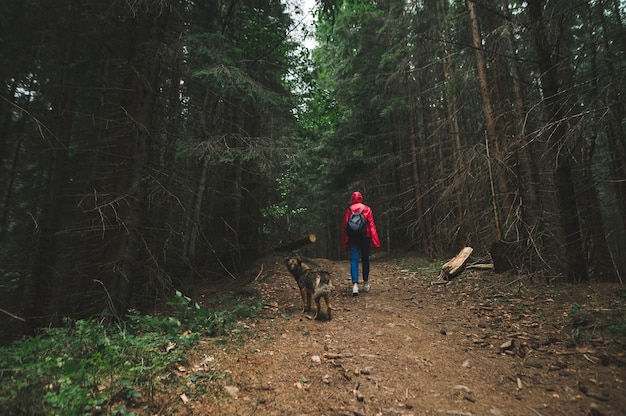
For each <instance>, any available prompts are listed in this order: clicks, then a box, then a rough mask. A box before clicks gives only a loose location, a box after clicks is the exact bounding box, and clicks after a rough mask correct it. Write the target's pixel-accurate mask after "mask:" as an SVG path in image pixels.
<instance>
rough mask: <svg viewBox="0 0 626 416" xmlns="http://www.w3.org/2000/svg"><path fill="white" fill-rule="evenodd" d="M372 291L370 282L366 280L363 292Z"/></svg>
mask: <svg viewBox="0 0 626 416" xmlns="http://www.w3.org/2000/svg"><path fill="white" fill-rule="evenodd" d="M369 291H370V284H369V283H367V282H365V285H363V292H365V293H367V292H369Z"/></svg>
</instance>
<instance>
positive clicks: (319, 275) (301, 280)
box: [285, 257, 333, 321]
mask: <svg viewBox="0 0 626 416" xmlns="http://www.w3.org/2000/svg"><path fill="white" fill-rule="evenodd" d="M285 265H286V266H287V270H289V273H291V274H292V275H293V277H294V278H295V279H296V283H298V288H299V289H300V296H302V309H303V310H302V312H308V311H310V310H311V298H313V299H315V305H316V307H317V309H316V310H315V316H314V317H313V319H317V318H318V316H319V313H320V309H321V306H320V303H321V300H322V299H324V301H325V302H326V317H327V318H328V320H329V321H330V318H331V310H332V309H333V307H332V304H331V297H332V289H333V286H332V282H331V279H330V273H329V272H327V271H324V270H315V269H311V268H310V267H309V266H307V265H306V264H302V260H300V258H299V257H298V258H294V257H291V258H287V259H285Z"/></svg>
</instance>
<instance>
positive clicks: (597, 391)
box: [159, 258, 626, 416]
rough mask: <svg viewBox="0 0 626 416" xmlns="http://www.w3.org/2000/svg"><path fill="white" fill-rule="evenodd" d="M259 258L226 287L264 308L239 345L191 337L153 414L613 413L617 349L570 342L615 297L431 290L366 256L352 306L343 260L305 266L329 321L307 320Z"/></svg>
mask: <svg viewBox="0 0 626 416" xmlns="http://www.w3.org/2000/svg"><path fill="white" fill-rule="evenodd" d="M265 261H268V259H265ZM270 261H271V264H267V263H266V264H264V268H265V269H264V270H265V271H264V274H263V275H262V276H261V277H260V278H259V279H257V280H256V281H255V282H253V283H250V284H249V285H246V286H245V287H244V288H239V289H237V290H238V291H239V293H243V294H245V295H246V296H249V297H251V298H255V299H262V300H263V302H264V304H265V307H264V310H263V312H262V313H261V316H260V317H259V319H258V320H256V321H254V322H249V323H247V324H246V327H247V329H249V330H250V332H251V334H253V335H251V336H249V337H247V338H245V341H242V342H241V343H240V344H238V345H218V344H216V343H215V342H214V340H211V339H204V340H201V342H200V343H199V344H198V345H197V346H196V347H194V348H193V349H192V351H191V352H190V354H189V355H188V357H187V358H188V362H187V363H186V364H184V365H182V364H181V367H180V368H179V369H178V371H175V372H174V373H175V374H176V375H177V376H178V377H181V378H183V379H186V380H187V382H186V385H184V387H183V388H181V389H180V390H179V391H177V392H176V393H175V396H174V395H173V394H171V393H172V392H169V393H168V395H167V397H165V394H164V393H159V395H160V394H164V397H162V398H161V399H162V400H163V403H164V408H165V407H167V408H169V409H170V410H172V409H174V408H175V409H176V411H177V414H185V415H367V416H369V415H490V416H497V415H505V416H511V415H516V416H520V415H529V416H538V415H539V416H542V415H543V416H549V415H551V416H554V415H563V416H565V415H568V416H570V415H607V416H609V415H624V414H626V388H625V385H624V382H625V381H626V366H625V364H626V357H625V344H624V340H623V339H621V340H615V339H612V340H611V339H608V338H606V337H605V336H603V335H602V334H603V333H602V331H601V329H602V328H599V327H596V328H595V329H596V331H594V332H593V333H590V334H591V335H590V336H588V337H585V339H578V342H576V343H575V342H574V341H573V340H574V336H578V337H579V338H581V336H582V335H584V334H587V332H585V333H584V334H583V333H581V332H580V331H584V330H585V328H586V327H585V326H584V325H587V323H588V322H586V321H585V322H583V321H582V320H577V319H576V317H577V315H578V314H580V315H581V316H582V315H583V314H584V316H585V317H586V318H589V319H591V318H592V312H593V311H599V313H600V314H602V315H603V316H604V317H606V316H608V315H610V314H611V313H612V312H613V311H615V312H617V311H618V310H620V311H622V310H623V309H620V306H619V305H620V304H623V300H624V297H625V296H626V295H624V287H623V286H618V285H597V284H596V285H581V286H567V287H558V286H553V285H550V284H549V283H547V282H535V283H534V284H533V283H531V282H530V281H528V280H527V279H520V278H519V277H517V276H513V275H511V276H508V275H496V274H494V273H493V272H474V271H465V272H464V273H462V274H461V275H460V276H459V277H457V278H456V279H454V280H453V281H452V282H451V283H449V284H447V285H442V284H433V282H434V281H436V280H437V274H436V273H433V271H432V269H430V270H426V269H424V271H423V272H422V271H420V270H419V269H418V271H417V272H415V271H410V270H411V268H410V267H409V266H406V265H405V264H403V261H402V260H398V259H396V260H393V261H391V260H384V259H380V260H377V259H373V261H372V271H371V278H370V282H371V286H372V290H371V292H369V293H361V294H360V295H359V296H358V297H352V294H351V292H350V289H351V287H350V278H349V272H348V270H349V265H348V262H347V261H336V262H335V261H329V260H325V259H314V260H313V262H314V263H315V264H314V266H318V267H320V268H323V269H326V270H329V271H331V272H332V273H333V283H334V288H335V290H334V296H333V303H334V311H333V319H332V320H331V321H325V320H317V321H315V320H313V319H311V317H312V315H313V313H314V311H311V313H309V314H303V313H302V312H301V310H300V298H299V293H298V291H297V286H296V283H295V281H294V279H293V277H292V276H291V275H290V274H289V273H288V272H287V270H286V269H285V268H284V265H283V264H282V261H280V260H279V259H278V258H274V259H271V260H270ZM405 261H410V259H406V260H405ZM413 270H415V268H413ZM257 272H258V269H257ZM204 296H209V294H205V295H204ZM620 296H621V302H620ZM616 302H617V303H616ZM574 305H578V307H575V306H574ZM573 308H574V309H573ZM576 308H580V309H576ZM323 310H324V308H323ZM572 311H573V312H572ZM585 311H589V312H585ZM596 322H597V321H596ZM573 325H574V326H573ZM622 333H623V332H622ZM163 414H165V413H163Z"/></svg>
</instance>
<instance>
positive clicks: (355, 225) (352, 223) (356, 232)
mask: <svg viewBox="0 0 626 416" xmlns="http://www.w3.org/2000/svg"><path fill="white" fill-rule="evenodd" d="M364 209H365V207H361V209H360V210H358V211H356V212H352V211H350V212H351V213H350V218H348V223H347V224H346V233H347V234H348V237H365V236H366V235H367V232H366V228H367V221H366V220H365V218H364V217H363V210H364Z"/></svg>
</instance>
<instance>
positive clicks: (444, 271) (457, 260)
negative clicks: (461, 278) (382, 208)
mask: <svg viewBox="0 0 626 416" xmlns="http://www.w3.org/2000/svg"><path fill="white" fill-rule="evenodd" d="M473 251H474V249H473V248H471V247H463V249H462V250H461V251H460V252H459V254H457V255H456V256H454V257H453V258H452V259H450V261H448V262H447V263H446V264H444V265H443V266H441V273H440V274H439V279H441V280H452V279H453V278H454V277H456V276H458V275H459V274H461V272H462V271H463V270H465V266H466V265H467V261H468V259H469V256H470V255H471V254H472V252H473Z"/></svg>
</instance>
